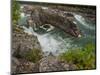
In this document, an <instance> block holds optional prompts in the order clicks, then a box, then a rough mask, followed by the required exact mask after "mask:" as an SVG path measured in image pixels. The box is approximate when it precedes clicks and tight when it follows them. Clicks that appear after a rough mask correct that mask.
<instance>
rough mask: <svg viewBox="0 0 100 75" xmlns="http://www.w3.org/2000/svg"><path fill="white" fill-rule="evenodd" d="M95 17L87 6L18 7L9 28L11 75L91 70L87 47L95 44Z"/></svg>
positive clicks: (91, 58) (91, 65) (93, 55)
mask: <svg viewBox="0 0 100 75" xmlns="http://www.w3.org/2000/svg"><path fill="white" fill-rule="evenodd" d="M92 11H93V12H92ZM95 14H96V13H95V7H88V6H87V7H77V6H76V7H73V6H60V5H58V6H56V5H52V4H51V5H49V6H48V7H47V6H46V5H45V4H44V5H41V4H40V5H33V4H32V5H30V4H29V5H28V4H24V5H23V4H21V6H20V16H21V18H20V19H18V21H17V24H14V23H13V25H12V50H11V56H12V59H11V62H12V63H11V71H12V74H15V75H16V74H25V73H41V72H58V71H71V70H79V69H94V68H95V66H94V64H95V54H94V53H95V52H94V50H95V49H94V45H91V44H90V45H89V46H88V45H87V43H88V42H91V41H92V42H93V43H94V42H95V21H96V15H95ZM87 19H88V20H87ZM92 22H93V23H94V24H92ZM84 45H87V46H86V47H85V46H84ZM71 49H75V50H71ZM88 50H89V51H88ZM92 50H93V51H92ZM71 51H72V52H71ZM92 52H93V53H92ZM67 53H68V54H67ZM85 59H86V60H85ZM82 62H83V63H82ZM88 62H89V63H88ZM87 63H88V64H87Z"/></svg>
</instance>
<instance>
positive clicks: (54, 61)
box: [39, 56, 76, 72]
mask: <svg viewBox="0 0 100 75" xmlns="http://www.w3.org/2000/svg"><path fill="white" fill-rule="evenodd" d="M75 69H76V66H75V65H73V64H68V63H66V62H65V61H63V60H59V59H58V58H57V57H54V56H47V57H44V58H42V59H41V60H40V62H39V72H55V71H68V70H75Z"/></svg>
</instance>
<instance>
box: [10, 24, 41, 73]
mask: <svg viewBox="0 0 100 75" xmlns="http://www.w3.org/2000/svg"><path fill="white" fill-rule="evenodd" d="M12 38H13V39H12V50H11V52H12V53H11V54H12V66H11V70H12V74H16V73H30V72H32V73H33V72H38V70H37V68H36V62H38V61H39V60H40V59H41V58H42V50H41V46H40V44H39V42H38V39H37V37H36V36H34V35H29V34H28V33H25V32H24V30H23V29H22V28H20V27H19V26H14V27H13V33H12Z"/></svg>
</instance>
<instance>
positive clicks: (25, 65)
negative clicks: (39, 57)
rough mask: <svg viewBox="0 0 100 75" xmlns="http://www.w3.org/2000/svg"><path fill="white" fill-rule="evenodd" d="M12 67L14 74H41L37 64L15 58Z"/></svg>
mask: <svg viewBox="0 0 100 75" xmlns="http://www.w3.org/2000/svg"><path fill="white" fill-rule="evenodd" d="M11 66H12V67H11V70H12V74H20V73H35V72H39V70H38V68H37V65H36V64H35V63H33V62H30V61H27V60H25V59H18V58H15V57H13V58H12V64H11Z"/></svg>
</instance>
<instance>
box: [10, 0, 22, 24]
mask: <svg viewBox="0 0 100 75" xmlns="http://www.w3.org/2000/svg"><path fill="white" fill-rule="evenodd" d="M12 3H13V4H12V22H13V25H15V24H16V23H17V21H18V19H19V18H20V5H19V3H18V2H17V1H16V0H12Z"/></svg>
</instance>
